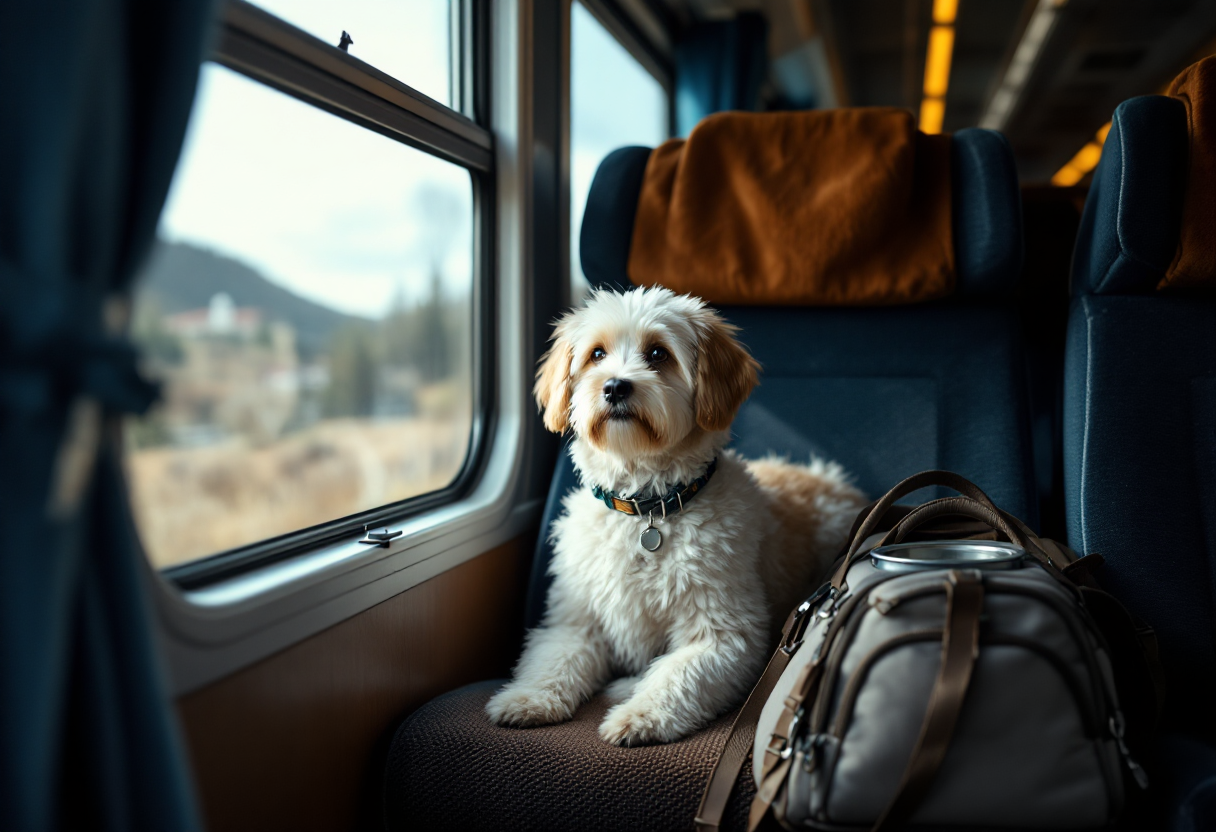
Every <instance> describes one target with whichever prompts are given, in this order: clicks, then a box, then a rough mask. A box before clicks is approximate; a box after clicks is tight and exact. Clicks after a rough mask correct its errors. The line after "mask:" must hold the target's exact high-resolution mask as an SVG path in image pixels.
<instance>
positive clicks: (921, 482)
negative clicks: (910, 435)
mask: <svg viewBox="0 0 1216 832" xmlns="http://www.w3.org/2000/svg"><path fill="white" fill-rule="evenodd" d="M929 485H941V486H945V487H946V488H952V489H954V490H955V491H957V492H959V493H960V494H965V495H966V496H968V497H970V498H971V499H973V500H976V501H977V502H980V503H983V504H984V505H985V506H987V507H988V508H990V509H992V510H993V511H995V512H999V511H1000V509H998V508H997V507H996V505H995V504H994V503H993V502H992V500H990V499H989V498H988V495H987V494H985V493H984V492H983V491H981V490H980V487H979V486H978V485H976V484H975V483H973V482H971V481H970V480H968V479H966V478H964V477H960V476H959V475H958V474H955V473H954V472H952V471H922V472H921V473H919V474H913V475H912V476H910V477H908V478H907V479H905V480H903V481H902V482H900V483H898V484H897V485H896V486H895V487H894V488H892V489H891V490H890V491H888V492H887V493H886V494H884V495H883V497H882V499H880V500H879V501H878V502H877V503H875V504H874V507H873V508H872V509H870V510H869V511H868V512H866V514H865V519H864V520H863V521H862V523H861V525H860V527H857V526H856V525H855V526H854V529H855V530H854V533H853V535H852V539H851V540H850V542H849V549H848V551H847V552H846V553H845V556H844V557H843V558H842V559H841V561H840V566H839V567H838V568H837V569H836V572H835V574H833V575H832V586H834V587H835V588H836V589H837V590H838V591H839V590H842V589H843V588H844V578H845V575H847V574H848V572H849V567H850V566H852V565H853V557H854V556H855V555H856V554H857V550H858V549H859V548H860V547H861V544H862V543H863V542H864V541H865V539H866V538H867V537H869V536H870V535H872V534H873V533H874V532H875V531H876V530H877V528H878V525H879V524H880V523H881V522H882V519H883V517H884V516H885V515H886V514H887V510H888V509H890V508H891V507H892V506H893V505H895V501H896V500H898V499H899V498H900V497H904V496H906V495H908V494H911V493H912V492H913V491H916V490H917V489H920V488H924V487H926V486H929Z"/></svg>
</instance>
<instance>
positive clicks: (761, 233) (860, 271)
mask: <svg viewBox="0 0 1216 832" xmlns="http://www.w3.org/2000/svg"><path fill="white" fill-rule="evenodd" d="M629 278H630V280H632V281H633V283H634V284H636V285H640V286H654V285H662V286H666V287H668V288H669V289H672V290H674V291H676V292H689V293H692V294H695V295H698V296H700V297H702V298H704V299H705V300H707V301H710V302H712V303H720V304H751V305H759V304H789V305H806V306H879V305H895V304H905V303H915V302H917V301H925V300H931V299H934V298H941V297H945V296H947V295H949V294H950V293H951V292H952V291H953V290H954V245H953V241H952V235H951V230H950V137H949V136H926V135H924V134H923V133H920V132H918V131H917V129H916V125H915V123H914V122H913V118H912V114H911V113H909V112H907V111H906V110H897V109H893V108H878V107H874V108H859V109H844V110H818V111H809V112H794V113H719V114H717V115H714V116H711V117H709V118H707V119H705V121H703V122H701V123H700V124H699V125H698V126H697V127H696V129H695V130H693V131H692V134H691V135H690V136H689V137H688V139H687V140H683V139H672V140H671V141H668V142H666V143H665V144H663V145H662V146H660V147H658V148H656V149H655V150H654V152H652V153H651V154H650V161H649V162H648V163H647V165H646V176H645V180H644V181H643V184H642V193H641V196H640V197H639V199H638V210H637V218H636V219H635V221H634V228H633V245H632V248H631V250H630V253H629Z"/></svg>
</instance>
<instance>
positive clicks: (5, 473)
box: [0, 0, 214, 830]
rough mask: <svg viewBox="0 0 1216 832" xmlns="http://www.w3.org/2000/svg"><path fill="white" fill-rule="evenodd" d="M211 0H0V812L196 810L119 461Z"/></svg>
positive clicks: (52, 815)
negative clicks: (145, 281) (146, 269)
mask: <svg viewBox="0 0 1216 832" xmlns="http://www.w3.org/2000/svg"><path fill="white" fill-rule="evenodd" d="M213 12H214V10H213V8H212V0H160V2H137V1H136V0H0V102H3V110H2V114H0V829H4V830H42V829H55V828H65V827H66V828H80V829H90V830H93V829H97V830H110V829H112V830H145V829H146V830H153V829H155V830H182V829H197V828H199V821H198V817H197V812H196V807H195V804H194V798H193V795H192V792H191V786H190V780H189V777H188V773H187V769H186V767H185V764H184V760H183V754H182V750H181V746H180V741H179V738H178V735H177V729H176V727H175V724H174V717H173V712H172V709H171V702H170V699H169V694H168V691H167V689H166V686H165V684H164V680H163V678H162V674H161V670H160V667H159V665H158V660H157V655H156V650H155V645H154V643H153V636H152V630H151V626H150V615H149V605H148V601H147V598H146V597H145V592H144V589H145V584H146V582H147V581H148V578H149V570H148V567H147V566H146V565H145V564H144V563H143V562H142V561H141V560H140V559H139V549H138V548H137V546H136V541H135V538H134V532H133V527H132V522H131V517H130V513H129V510H128V506H127V503H126V493H125V487H124V484H123V479H122V475H121V470H120V465H119V460H118V459H117V458H116V456H115V452H114V440H115V438H116V428H117V419H118V416H119V414H122V413H130V412H139V411H142V410H143V409H145V408H147V407H148V405H149V404H150V403H151V402H152V400H153V399H154V398H155V395H156V390H155V388H154V387H152V386H151V385H149V384H147V383H146V382H144V381H142V380H141V379H140V377H139V376H138V374H137V372H136V366H135V353H134V350H133V349H132V348H131V347H130V346H129V345H128V344H127V343H126V342H125V341H124V340H123V338H122V336H121V332H122V330H123V322H122V318H123V310H124V306H125V302H124V301H125V298H126V295H127V291H128V289H129V286H130V283H131V280H132V276H133V275H134V273H135V271H136V269H137V267H138V266H139V264H140V262H141V260H142V259H143V257H144V255H145V254H146V253H147V251H148V249H149V247H150V244H151V243H152V241H153V238H154V235H155V231H156V225H157V221H158V217H159V214H160V210H161V207H162V205H163V203H164V200H165V195H166V192H167V191H168V187H169V182H170V179H171V177H172V175H173V168H174V165H175V163H176V161H177V156H178V153H179V151H180V148H181V142H182V137H183V134H184V132H185V128H186V122H187V119H188V116H189V113H190V105H191V101H192V98H193V96H194V89H195V84H196V82H197V76H198V67H199V64H200V61H201V59H202V57H203V56H204V54H205V46H206V43H205V42H206V41H207V39H208V34H209V30H210V29H211V22H212V20H213V17H214V14H213Z"/></svg>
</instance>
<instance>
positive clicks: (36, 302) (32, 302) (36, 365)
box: [0, 262, 160, 518]
mask: <svg viewBox="0 0 1216 832" xmlns="http://www.w3.org/2000/svg"><path fill="white" fill-rule="evenodd" d="M6 272H7V273H6ZM12 272H13V270H12V269H11V267H7V266H6V264H4V263H2V262H0V278H7V279H0V418H3V417H4V416H5V414H6V413H7V414H8V415H10V416H16V418H17V419H18V420H21V421H26V422H27V423H28V422H36V421H38V420H41V419H48V420H54V419H55V418H56V416H58V415H61V414H64V413H66V415H67V424H66V429H65V431H64V435H63V438H62V440H61V442H60V446H59V453H58V456H57V459H56V460H55V476H54V481H53V485H52V488H51V493H50V494H49V495H48V502H47V513H48V515H50V516H52V517H58V518H63V517H66V516H68V515H71V514H74V513H75V512H76V510H77V508H78V507H79V505H80V499H81V497H82V495H83V494H84V491H85V488H86V487H87V485H88V482H89V479H90V475H91V473H92V470H93V465H94V462H95V460H96V457H97V450H98V447H99V443H100V439H101V426H102V415H103V412H104V411H106V410H108V411H110V412H117V413H136V414H138V413H143V412H144V411H146V410H147V409H148V408H149V407H150V406H151V405H152V403H153V402H154V401H156V399H157V398H158V397H159V395H160V386H159V385H158V384H156V383H154V382H151V381H149V380H147V379H145V378H143V377H142V376H141V375H140V374H139V367H138V358H139V353H138V350H137V349H136V348H135V346H134V345H133V344H131V343H130V342H129V341H127V340H126V339H125V338H124V337H121V336H118V335H111V334H108V333H107V332H105V331H104V329H103V326H102V317H103V309H105V307H106V301H105V298H104V297H103V296H102V295H101V294H100V293H98V292H96V291H91V290H90V289H89V288H88V287H87V286H85V285H82V284H80V283H77V282H73V281H64V280H57V281H52V280H42V281H31V280H29V279H28V278H26V279H25V280H22V279H21V278H22V276H21V275H14V274H13V273H12ZM14 278H15V279H14ZM115 308H117V306H115Z"/></svg>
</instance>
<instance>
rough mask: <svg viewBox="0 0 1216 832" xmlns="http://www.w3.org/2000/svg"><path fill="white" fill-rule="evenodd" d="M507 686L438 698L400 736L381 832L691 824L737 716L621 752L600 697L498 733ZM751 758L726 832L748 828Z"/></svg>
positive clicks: (392, 754) (480, 686) (482, 685)
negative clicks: (553, 719) (493, 718)
mask: <svg viewBox="0 0 1216 832" xmlns="http://www.w3.org/2000/svg"><path fill="white" fill-rule="evenodd" d="M504 683H505V680H495V681H489V682H477V683H476V684H472V685H469V686H467V687H464V688H461V689H459V690H455V691H452V692H451V693H447V694H444V695H443V696H440V697H439V698H437V699H434V700H432V701H431V702H429V703H427V704H426V705H425V706H423V707H422V708H421V709H419V710H418V711H416V712H415V713H414V714H413V715H412V716H411V717H410V718H409V719H407V720H406V721H405V723H404V724H402V726H401V727H400V728H399V729H398V731H397V734H396V736H395V737H394V738H393V743H392V747H391V749H390V751H389V760H388V767H387V774H386V782H385V817H386V820H387V824H388V829H390V830H398V829H427V830H443V829H452V830H463V831H464V832H472V830H478V829H487V830H510V829H527V830H546V829H553V830H570V829H579V830H584V831H585V832H593V830H617V829H620V830H646V829H655V830H678V829H689V830H691V829H693V827H694V824H693V819H694V818H695V817H696V814H697V807H698V805H699V804H700V801H701V791H702V789H703V788H704V787H705V784H706V782H708V780H709V774H710V771H711V770H712V768H713V765H714V763H715V762H716V760H717V758H718V754H719V752H720V751H721V750H722V747H723V745H724V744H725V743H726V735H727V733H728V731H729V730H730V724H731V722H732V720H733V719H734V716H735V715H734V713H730V714H727V715H725V716H722V717H720V718H718V719H716V720H714V722H713V723H711V724H710V725H709V726H708V727H707V728H705V729H703V730H701V731H699V732H697V733H696V734H693V735H692V736H691V737H689V738H687V739H685V740H681V741H680V742H674V743H669V744H666V745H651V746H643V747H640V748H618V747H616V746H614V745H610V744H608V743H606V742H604V741H603V740H602V739H600V737H599V734H598V728H599V724H600V722H601V721H602V720H603V718H604V714H605V713H606V712H607V710H608V708H609V702H608V700H607V699H606V698H605V697H603V696H597V697H595V698H594V699H592V700H591V701H590V702H587V703H586V704H584V705H583V706H582V707H581V708H579V709H578V711H577V712H576V713H575V715H574V718H573V719H572V720H570V721H569V722H565V723H562V724H560V725H547V726H543V727H539V728H526V729H520V728H500V727H498V726H496V725H494V724H492V723H491V722H490V720H489V718H488V717H487V716H486V713H485V705H486V702H487V701H488V700H489V698H490V696H491V695H493V693H494V692H495V691H496V690H498V688H500V687H501V686H502V685H503V684H504ZM750 775H751V763H750V761H748V762H747V763H746V764H745V765H744V766H743V770H742V772H741V774H740V780H739V783H738V785H737V786H736V787H735V793H734V794H733V795H732V796H731V800H730V803H729V804H728V805H727V808H726V816H725V819H724V821H723V824H722V828H723V829H739V830H742V829H746V828H747V813H748V808H749V807H750V805H751V799H752V797H753V795H754V794H755V785H754V784H753V783H752V780H751V776H750Z"/></svg>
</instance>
